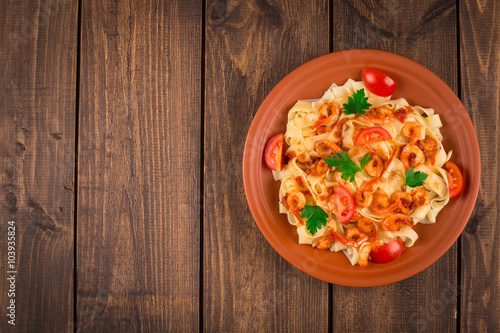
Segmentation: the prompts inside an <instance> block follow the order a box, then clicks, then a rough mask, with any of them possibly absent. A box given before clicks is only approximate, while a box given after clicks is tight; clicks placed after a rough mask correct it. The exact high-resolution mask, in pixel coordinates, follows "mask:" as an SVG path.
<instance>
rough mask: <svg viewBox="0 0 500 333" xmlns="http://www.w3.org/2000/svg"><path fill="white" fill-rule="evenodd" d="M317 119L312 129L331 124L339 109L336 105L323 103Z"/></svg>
mask: <svg viewBox="0 0 500 333" xmlns="http://www.w3.org/2000/svg"><path fill="white" fill-rule="evenodd" d="M319 113H320V116H319V119H318V121H317V122H315V123H314V124H313V126H314V127H320V126H322V125H325V124H328V123H330V122H333V121H334V120H335V118H336V117H337V116H338V115H339V107H338V105H337V103H335V102H331V103H323V105H321V106H320V108H319Z"/></svg>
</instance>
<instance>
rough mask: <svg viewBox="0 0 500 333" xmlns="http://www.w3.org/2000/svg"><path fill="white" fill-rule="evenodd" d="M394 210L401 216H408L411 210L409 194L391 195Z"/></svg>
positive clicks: (397, 193)
mask: <svg viewBox="0 0 500 333" xmlns="http://www.w3.org/2000/svg"><path fill="white" fill-rule="evenodd" d="M392 196H393V199H394V207H393V208H394V210H395V209H397V210H398V211H400V212H401V213H403V214H408V213H409V212H410V210H412V208H413V200H412V197H411V194H410V193H407V192H396V193H394V194H393V195H392Z"/></svg>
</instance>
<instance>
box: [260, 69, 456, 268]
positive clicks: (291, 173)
mask: <svg viewBox="0 0 500 333" xmlns="http://www.w3.org/2000/svg"><path fill="white" fill-rule="evenodd" d="M377 73H379V72H377ZM380 74H381V73H380ZM382 75H383V74H382ZM363 79H365V73H364V72H363ZM394 89H395V85H394ZM374 90H376V89H375V88H371V86H370V85H369V84H367V83H366V81H365V80H363V81H354V80H352V79H349V80H348V81H347V82H346V83H345V84H344V85H342V86H337V85H336V84H333V85H332V86H331V87H330V88H329V89H328V90H327V91H326V92H325V93H324V95H323V96H322V97H321V98H320V99H317V100H302V101H298V102H296V104H295V105H294V106H293V107H292V108H291V109H290V110H289V111H288V122H287V125H286V132H285V133H284V135H283V134H278V135H277V136H276V137H275V138H273V139H271V141H273V140H274V141H277V142H279V140H284V143H281V145H278V144H274V145H272V144H271V141H270V142H269V144H268V146H269V145H272V146H273V147H274V150H273V149H271V148H273V147H271V148H270V149H269V151H268V149H267V148H266V163H268V162H267V159H268V156H271V157H270V158H274V160H275V161H277V162H276V163H281V164H282V167H280V166H277V167H272V169H274V170H273V176H274V179H275V180H276V181H280V182H281V185H280V190H279V210H280V213H283V214H286V215H287V217H288V221H289V223H290V224H291V225H293V226H295V227H296V228H297V234H298V242H299V243H300V244H310V245H311V246H313V247H315V248H317V249H320V250H330V251H334V252H339V251H342V252H343V253H344V254H345V255H346V256H347V258H348V260H349V261H350V262H351V264H352V265H356V264H359V265H360V266H366V265H367V264H368V260H371V261H373V262H375V263H386V262H389V261H392V260H394V259H396V258H397V257H399V256H400V255H401V253H402V252H403V251H404V249H405V248H407V247H411V246H413V245H414V244H415V242H416V241H417V239H418V234H417V233H416V232H415V231H414V230H413V226H414V225H415V224H417V223H422V224H429V223H435V222H436V219H437V215H438V214H439V212H440V211H441V210H442V209H443V207H444V206H445V205H446V204H447V203H448V201H449V200H450V197H454V196H456V195H458V192H460V190H461V186H462V185H461V184H462V182H463V180H462V176H461V173H460V170H459V169H458V168H457V167H456V165H454V164H453V163H451V162H448V161H449V159H450V157H451V154H452V152H451V151H449V152H447V151H446V150H445V148H444V147H443V145H442V143H441V141H442V139H443V136H442V134H441V132H440V128H441V127H442V123H441V120H440V117H439V115H437V114H435V112H434V110H433V109H432V108H424V107H420V106H411V105H410V104H409V103H408V102H407V101H406V100H405V99H403V98H399V99H394V100H392V99H391V96H385V97H384V96H381V95H383V94H381V93H380V95H379V94H375V93H373V91H374ZM276 147H278V148H279V147H281V150H279V149H278V148H276ZM269 154H271V155H269ZM273 154H274V155H273ZM280 154H281V155H280ZM280 158H281V159H282V160H280ZM268 165H269V166H270V167H271V165H270V164H269V163H268Z"/></svg>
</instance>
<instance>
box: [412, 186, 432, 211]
mask: <svg viewBox="0 0 500 333" xmlns="http://www.w3.org/2000/svg"><path fill="white" fill-rule="evenodd" d="M411 199H412V201H413V203H414V204H415V205H416V206H417V207H420V206H425V205H428V204H429V193H427V192H426V191H424V190H422V189H418V190H415V191H413V193H412V194H411Z"/></svg>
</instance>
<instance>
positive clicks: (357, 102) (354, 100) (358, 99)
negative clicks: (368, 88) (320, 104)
mask: <svg viewBox="0 0 500 333" xmlns="http://www.w3.org/2000/svg"><path fill="white" fill-rule="evenodd" d="M343 106H344V113H345V114H356V116H359V115H362V114H366V110H368V109H369V108H370V106H372V105H371V104H370V103H368V97H366V96H365V89H364V88H363V89H359V90H358V91H356V92H354V93H353V94H352V96H349V98H348V99H347V103H345V104H344V105H343Z"/></svg>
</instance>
